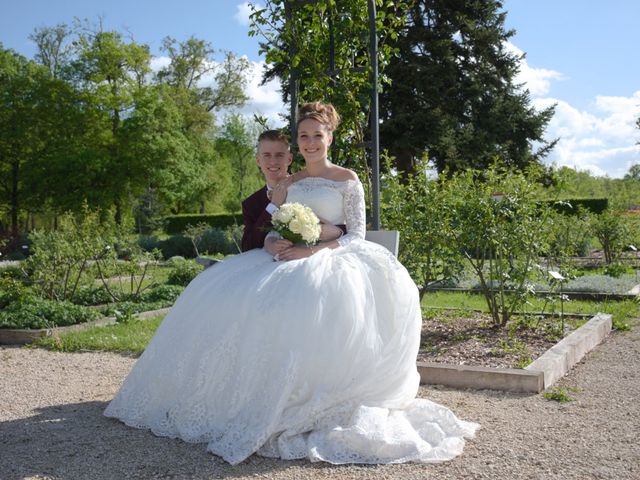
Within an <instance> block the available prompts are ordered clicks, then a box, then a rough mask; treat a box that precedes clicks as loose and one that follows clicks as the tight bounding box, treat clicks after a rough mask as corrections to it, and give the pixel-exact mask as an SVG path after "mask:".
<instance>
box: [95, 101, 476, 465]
mask: <svg viewBox="0 0 640 480" xmlns="http://www.w3.org/2000/svg"><path fill="white" fill-rule="evenodd" d="M338 121H339V117H338V114H337V112H336V111H335V110H334V108H333V107H332V106H331V105H329V104H323V103H320V102H315V103H310V104H305V105H303V106H302V108H301V109H300V113H299V123H298V145H299V147H300V152H301V154H302V156H303V157H304V159H305V164H306V168H305V169H304V170H303V173H302V174H301V175H300V177H302V179H300V180H298V181H296V182H295V183H293V184H291V185H289V186H288V191H287V202H299V203H303V204H305V205H307V206H309V207H310V208H312V209H313V210H314V212H315V213H316V214H317V215H318V217H320V218H322V219H324V220H326V221H328V222H331V223H333V224H334V225H336V224H346V227H347V233H346V234H345V235H344V236H342V237H340V238H339V239H337V240H332V241H329V242H321V243H319V244H317V245H314V246H311V247H304V246H298V245H293V244H292V243H291V242H289V241H288V240H284V239H281V238H280V237H279V235H277V234H276V233H273V232H272V233H270V234H269V235H268V236H267V239H266V240H265V248H264V249H255V250H251V251H249V252H246V253H243V254H241V255H236V256H234V257H231V258H229V259H227V260H225V261H224V262H221V263H219V264H218V265H216V266H215V267H212V268H209V269H207V270H205V271H204V272H203V273H201V274H200V275H199V276H198V277H196V278H195V279H194V280H193V282H191V284H190V285H189V286H188V287H187V289H186V290H185V291H184V293H183V294H182V295H181V296H180V298H178V300H177V301H176V303H175V305H174V307H173V308H172V309H171V311H170V312H169V314H168V315H167V316H166V318H165V319H164V321H163V322H162V324H161V325H160V327H159V328H158V331H157V332H156V334H155V336H154V337H153V339H152V340H151V342H150V343H149V345H148V347H147V349H146V350H145V352H144V353H143V355H142V356H141V357H140V359H139V360H138V361H137V363H136V364H135V365H134V367H133V369H132V371H131V373H130V374H129V376H128V377H127V378H126V380H125V381H124V383H123V385H122V387H121V389H120V391H119V392H118V393H117V395H116V396H115V398H114V399H113V401H112V402H111V403H110V404H109V406H108V407H107V409H106V411H105V415H107V416H109V417H115V418H118V419H120V420H121V421H123V422H124V423H126V424H127V425H130V426H132V427H137V428H147V429H150V430H151V431H152V432H153V433H155V434H156V435H161V436H167V437H174V438H181V439H183V440H185V441H187V442H206V443H207V448H208V450H209V451H211V452H213V453H214V454H216V455H219V456H221V457H222V458H224V459H225V460H226V461H228V462H229V463H231V464H237V463H239V462H241V461H243V460H244V459H246V458H247V457H249V456H250V455H251V454H253V453H257V454H259V455H264V456H269V457H279V458H282V459H297V458H309V459H310V460H311V461H326V462H331V463H335V464H340V463H400V462H410V461H412V462H441V461H445V460H449V459H451V458H453V457H455V456H456V455H459V454H460V453H462V449H463V447H464V438H471V437H473V436H474V433H475V431H476V429H477V428H478V425H477V424H475V423H471V422H466V421H463V420H460V419H458V418H457V417H456V416H455V415H454V414H453V413H452V412H451V411H450V410H449V409H447V408H446V407H443V406H441V405H438V404H436V403H433V402H431V401H429V400H426V399H416V398H415V396H416V393H417V390H418V384H419V375H418V372H417V368H416V356H417V352H418V347H419V342H420V329H421V315H420V304H419V300H418V292H417V289H416V286H415V284H414V283H413V281H412V280H411V278H410V277H409V275H408V273H407V271H406V270H405V268H404V267H403V266H402V265H401V264H400V263H398V262H397V260H396V259H395V257H394V256H393V255H391V253H389V252H388V251H387V250H386V249H384V248H383V247H381V246H378V245H376V244H373V243H370V242H367V241H365V240H364V234H365V206H364V194H363V189H362V185H361V183H360V181H359V180H358V177H357V176H356V174H355V173H353V172H352V171H350V170H347V169H344V168H342V167H339V166H337V165H334V164H332V163H331V162H330V161H329V159H328V158H327V152H328V149H329V146H330V145H331V141H332V135H333V131H334V130H335V128H336V127H337V124H338ZM281 188H287V187H286V186H284V184H283V186H282V187H281ZM274 258H275V259H277V260H279V261H274Z"/></svg>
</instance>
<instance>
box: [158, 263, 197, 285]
mask: <svg viewBox="0 0 640 480" xmlns="http://www.w3.org/2000/svg"><path fill="white" fill-rule="evenodd" d="M202 270H203V268H202V266H201V265H198V264H197V263H195V262H193V261H189V260H185V261H184V262H176V263H175V264H174V265H173V267H172V269H171V271H170V272H169V277H168V279H167V283H168V284H169V285H181V286H183V287H186V286H187V285H188V284H189V282H191V280H193V279H194V278H196V276H197V275H198V274H199V273H200V272H201V271H202Z"/></svg>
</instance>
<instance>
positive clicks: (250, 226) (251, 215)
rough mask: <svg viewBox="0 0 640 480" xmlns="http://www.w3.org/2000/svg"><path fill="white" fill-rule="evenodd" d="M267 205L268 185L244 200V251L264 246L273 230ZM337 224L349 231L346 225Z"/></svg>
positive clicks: (242, 246)
mask: <svg viewBox="0 0 640 480" xmlns="http://www.w3.org/2000/svg"><path fill="white" fill-rule="evenodd" d="M267 205H269V198H268V197H267V186H266V185H265V186H264V187H262V188H261V189H260V190H258V191H257V192H255V193H254V194H253V195H251V196H250V197H249V198H247V199H246V200H245V201H243V202H242V222H243V223H244V232H243V234H242V245H241V246H240V248H241V249H242V251H243V252H246V251H247V250H252V249H254V248H262V247H264V239H265V237H266V236H267V233H269V230H271V214H270V213H269V212H267V211H266V210H265V208H266V207H267ZM336 226H337V227H339V228H340V229H341V230H342V231H343V232H344V233H347V228H346V226H344V225H336Z"/></svg>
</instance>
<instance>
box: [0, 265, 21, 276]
mask: <svg viewBox="0 0 640 480" xmlns="http://www.w3.org/2000/svg"><path fill="white" fill-rule="evenodd" d="M0 278H13V279H15V280H27V274H26V272H25V271H24V270H23V269H22V268H20V267H19V266H17V265H9V266H3V267H2V268H0Z"/></svg>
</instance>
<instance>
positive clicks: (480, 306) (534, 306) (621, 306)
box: [422, 291, 640, 328]
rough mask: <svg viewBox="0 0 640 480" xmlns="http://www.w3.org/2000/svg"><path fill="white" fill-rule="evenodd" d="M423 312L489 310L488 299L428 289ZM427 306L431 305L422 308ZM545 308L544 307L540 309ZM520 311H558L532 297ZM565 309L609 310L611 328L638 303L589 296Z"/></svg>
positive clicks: (636, 310) (637, 312)
mask: <svg viewBox="0 0 640 480" xmlns="http://www.w3.org/2000/svg"><path fill="white" fill-rule="evenodd" d="M422 307H423V310H424V315H427V316H432V315H435V313H436V312H437V308H438V307H449V308H451V307H453V308H459V309H462V310H480V311H482V312H488V311H489V310H488V308H487V303H486V301H485V299H484V297H483V296H482V295H478V294H469V293H459V292H438V291H434V292H428V293H427V294H426V295H425V296H424V297H423V299H422ZM425 307H430V308H425ZM543 309H544V310H543ZM522 311H526V312H531V313H537V312H541V311H544V312H547V313H556V314H559V312H560V303H559V302H555V303H547V304H546V305H545V301H544V299H541V298H532V299H531V300H530V303H529V304H528V305H525V308H523V309H522ZM564 312H565V313H566V314H568V313H581V314H593V315H595V314H597V313H610V314H611V315H612V318H613V324H614V328H624V327H623V325H624V324H625V323H626V322H627V321H628V320H630V319H631V318H637V317H640V304H639V303H637V302H634V301H633V300H624V301H613V300H611V301H604V302H595V301H590V300H565V301H564Z"/></svg>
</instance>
